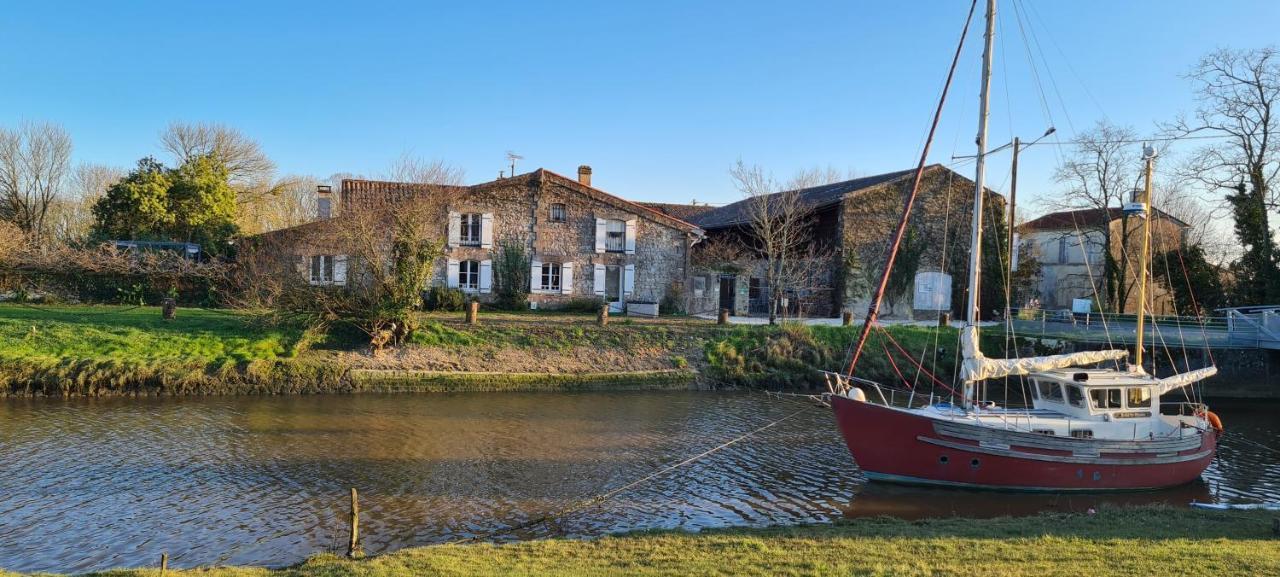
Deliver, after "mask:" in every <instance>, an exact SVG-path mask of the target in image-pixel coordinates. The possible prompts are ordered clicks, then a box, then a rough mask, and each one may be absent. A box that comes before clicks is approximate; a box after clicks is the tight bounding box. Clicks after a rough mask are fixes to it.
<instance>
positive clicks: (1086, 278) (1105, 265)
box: [1017, 207, 1189, 314]
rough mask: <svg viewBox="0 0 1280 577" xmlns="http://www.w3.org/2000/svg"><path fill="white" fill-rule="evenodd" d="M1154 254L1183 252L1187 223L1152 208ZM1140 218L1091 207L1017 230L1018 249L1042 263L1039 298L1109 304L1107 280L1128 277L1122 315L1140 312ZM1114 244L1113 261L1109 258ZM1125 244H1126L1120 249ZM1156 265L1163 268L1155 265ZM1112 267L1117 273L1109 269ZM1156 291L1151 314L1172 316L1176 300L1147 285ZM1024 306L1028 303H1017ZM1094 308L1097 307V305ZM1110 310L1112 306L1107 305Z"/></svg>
mask: <svg viewBox="0 0 1280 577" xmlns="http://www.w3.org/2000/svg"><path fill="white" fill-rule="evenodd" d="M1151 213H1152V215H1151V226H1152V228H1151V254H1152V255H1153V258H1156V259H1158V255H1160V254H1162V253H1164V252H1167V251H1169V250H1172V249H1174V248H1183V246H1184V245H1185V242H1186V241H1185V239H1186V232H1187V230H1188V228H1189V226H1188V225H1187V223H1185V222H1182V221H1181V220H1178V219H1177V218H1176V217H1174V216H1172V215H1170V214H1168V213H1166V212H1164V211H1161V210H1159V209H1156V208H1153V209H1152V211H1151ZM1141 222H1142V221H1141V217H1139V216H1126V215H1125V213H1124V210H1123V209H1121V208H1116V207H1112V208H1107V209H1099V208H1090V209H1081V210H1067V211H1061V212H1054V213H1050V214H1046V215H1044V216H1041V217H1039V218H1036V219H1034V220H1031V221H1028V222H1025V223H1023V224H1021V225H1019V226H1018V229H1017V231H1018V234H1019V237H1020V240H1019V241H1018V250H1019V252H1020V253H1022V254H1029V255H1032V256H1033V257H1034V258H1035V259H1036V260H1037V261H1038V262H1039V263H1040V284H1039V290H1038V294H1036V295H1031V296H1034V297H1035V298H1038V299H1039V301H1040V306H1041V307H1042V308H1046V309H1071V308H1072V303H1073V302H1074V301H1075V300H1076V299H1082V300H1089V301H1092V302H1093V303H1106V301H1107V300H1108V298H1109V295H1110V294H1112V291H1109V290H1108V287H1107V282H1108V280H1107V279H1108V276H1109V275H1113V276H1112V278H1113V279H1114V280H1113V282H1121V281H1120V280H1119V279H1120V278H1121V277H1123V278H1124V280H1123V283H1124V287H1123V290H1120V291H1118V292H1116V293H1115V294H1118V295H1123V298H1124V299H1125V303H1124V306H1123V307H1121V308H1120V312H1133V311H1136V310H1137V305H1138V303H1137V290H1135V287H1136V286H1137V282H1138V276H1137V261H1138V258H1137V255H1138V254H1139V251H1141V250H1142V235H1141V234H1140V233H1141V231H1142V227H1141ZM1108 242H1110V253H1111V255H1112V258H1111V259H1107V258H1106V252H1107V251H1106V250H1104V249H1105V247H1107V245H1108ZM1122 244H1124V245H1127V246H1128V250H1127V251H1122V250H1121V248H1122ZM1155 266H1162V263H1160V262H1156V263H1155ZM1109 268H1110V269H1113V270H1109ZM1148 288H1149V290H1150V291H1152V312H1154V313H1156V314H1173V313H1174V304H1173V297H1172V295H1171V294H1170V293H1169V290H1168V289H1167V288H1166V287H1164V286H1161V285H1160V283H1156V282H1152V283H1150V284H1149V285H1148ZM1017 304H1025V303H1017ZM1095 308H1096V307H1095ZM1104 310H1107V311H1108V312H1110V311H1111V310H1112V307H1110V306H1109V305H1107V306H1105V308H1104Z"/></svg>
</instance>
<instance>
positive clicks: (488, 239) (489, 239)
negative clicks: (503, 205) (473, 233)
mask: <svg viewBox="0 0 1280 577" xmlns="http://www.w3.org/2000/svg"><path fill="white" fill-rule="evenodd" d="M492 246H493V213H492V212H486V213H484V214H482V215H480V248H489V247H492Z"/></svg>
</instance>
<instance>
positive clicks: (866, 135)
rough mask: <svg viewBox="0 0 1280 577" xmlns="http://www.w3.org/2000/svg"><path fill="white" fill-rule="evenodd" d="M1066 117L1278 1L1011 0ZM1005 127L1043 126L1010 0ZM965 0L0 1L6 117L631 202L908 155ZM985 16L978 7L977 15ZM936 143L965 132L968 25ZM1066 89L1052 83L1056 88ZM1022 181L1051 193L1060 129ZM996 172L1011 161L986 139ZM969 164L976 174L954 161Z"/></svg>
mask: <svg viewBox="0 0 1280 577" xmlns="http://www.w3.org/2000/svg"><path fill="white" fill-rule="evenodd" d="M1020 1H1021V4H1020V5H1019V7H1020V8H1021V10H1022V15H1023V18H1024V28H1026V27H1027V26H1029V27H1030V28H1029V29H1028V33H1030V34H1033V35H1034V40H1038V42H1039V48H1037V47H1036V46H1035V45H1034V44H1033V45H1032V46H1031V50H1032V51H1033V53H1034V54H1035V56H1036V58H1037V59H1038V60H1039V59H1041V58H1043V60H1041V61H1040V63H1041V64H1047V65H1048V69H1049V71H1050V72H1051V73H1052V78H1049V77H1048V76H1047V75H1045V74H1044V73H1043V72H1042V75H1041V83H1042V84H1043V85H1044V88H1045V93H1046V97H1047V98H1048V99H1049V104H1050V106H1051V113H1052V121H1053V122H1054V123H1055V124H1056V125H1057V127H1058V130H1059V132H1058V136H1059V137H1061V138H1069V137H1070V136H1071V133H1072V130H1073V127H1074V129H1076V130H1083V129H1085V128H1087V127H1088V126H1090V125H1091V124H1092V123H1093V122H1094V121H1096V120H1098V119H1100V118H1103V117H1104V116H1105V117H1106V118H1109V119H1110V120H1112V121H1113V122H1117V123H1120V124H1129V125H1133V126H1134V127H1135V128H1136V129H1137V130H1138V131H1139V132H1140V133H1149V132H1151V131H1152V130H1153V123H1154V122H1155V121H1157V120H1162V119H1169V118H1171V117H1172V116H1173V115H1174V114H1176V113H1177V111H1179V110H1185V109H1189V108H1190V106H1191V105H1192V99H1191V93H1190V90H1189V87H1188V84H1187V83H1186V81H1185V80H1184V79H1182V78H1181V77H1180V75H1181V74H1183V73H1184V72H1185V71H1186V70H1187V69H1188V67H1190V66H1191V65H1192V64H1193V63H1194V62H1195V60H1196V59H1197V58H1198V57H1200V56H1201V55H1202V54H1203V53H1205V52H1207V51H1209V50H1212V49H1214V48H1216V47H1221V46H1230V47H1259V46H1264V45H1268V44H1272V43H1275V42H1277V32H1276V30H1277V28H1276V25H1277V22H1280V2H1275V1H1273V0H1260V1H1250V2H1246V1H1243V0H1240V1H1219V2H1212V3H1209V2H1203V1H1196V0H1163V1H1156V0H1151V1H1142V2H1138V1H1133V2H1122V1H1100V0H1089V1H1074V0H1073V1H1053V2H1049V1H1043V0H1020ZM1001 4H1002V6H1001V26H1002V28H1001V29H1000V30H999V32H998V33H997V38H998V43H997V56H998V60H997V63H996V72H997V81H996V84H995V87H994V93H995V97H996V100H995V108H994V112H993V126H992V137H991V141H992V143H993V144H998V143H1002V142H1005V141H1007V140H1008V139H1009V137H1010V136H1011V135H1012V134H1013V133H1014V132H1015V131H1016V132H1017V133H1018V134H1020V135H1022V136H1024V137H1034V136H1036V135H1039V134H1040V133H1041V132H1043V130H1044V128H1045V127H1046V126H1047V124H1048V123H1049V120H1048V119H1046V114H1045V113H1044V111H1043V107H1042V106H1041V104H1040V95H1039V92H1038V91H1037V89H1036V83H1035V81H1034V78H1033V77H1032V75H1031V74H1030V71H1029V68H1028V66H1027V47H1026V44H1024V42H1023V38H1022V35H1021V34H1020V32H1019V31H1018V27H1017V20H1016V18H1015V12H1014V4H1013V2H1012V1H1011V0H1005V1H1002V3H1001ZM967 8H968V2H965V1H963V0H950V1H941V0H937V1H931V0H929V1H927V0H920V1H917V2H910V3H908V2H885V1H880V2H805V1H801V2H755V1H745V0H739V1H734V2H716V3H712V2H705V3H703V2H697V3H695V2H665V1H652V0H650V1H646V2H626V3H624V2H601V1H598V0H597V1H595V2H487V1H472V2H439V3H426V2H423V3H416V2H415V3H409V2H405V3H388V2H380V1H372V0H369V1H363V2H358V3H350V4H333V3H327V2H321V1H312V2H242V1H219V2H123V1H121V2H89V1H85V2H22V3H12V4H11V5H10V6H9V7H7V8H6V9H5V14H4V16H3V18H2V19H0V37H3V38H4V39H5V45H6V49H5V50H4V51H2V52H0V71H2V72H3V79H4V85H5V87H4V89H3V90H0V124H5V125H12V124H14V123H16V122H18V121H20V120H22V119H31V120H49V121H55V122H59V123H61V124H63V125H64V126H66V128H67V129H68V130H69V131H70V132H71V133H72V136H73V137H74V139H75V146H76V149H75V157H76V160H77V161H88V162H98V163H106V164H113V165H119V166H126V167H127V166H131V165H132V164H133V162H134V161H135V160H136V159H137V158H139V157H142V156H145V155H148V154H159V151H158V149H157V145H156V141H157V134H158V132H159V131H160V130H161V129H162V128H163V127H164V126H165V125H166V124H167V123H169V122H170V121H173V120H185V121H213V122H220V123H225V124H228V125H231V126H234V127H236V128H238V129H240V130H242V131H243V132H245V133H246V134H248V135H250V136H251V137H253V138H255V139H257V140H259V141H260V142H261V143H262V145H263V147H264V148H265V150H266V151H267V152H268V153H269V154H270V155H271V157H272V158H273V159H274V160H275V161H276V162H277V163H278V164H279V165H280V168H281V171H282V172H283V173H294V174H310V175H316V176H320V177H326V176H328V175H330V174H332V173H335V172H352V173H362V174H370V175H376V174H378V173H379V172H380V171H383V170H385V169H386V168H387V166H388V165H389V164H390V162H391V161H392V160H393V159H395V158H396V157H398V156H399V155H400V154H401V153H403V152H405V151H410V152H412V153H414V154H416V155H420V156H424V157H429V158H439V159H443V160H445V161H448V162H451V163H454V164H456V165H458V166H460V167H462V168H463V169H465V170H466V172H467V177H468V180H469V181H472V182H478V181H483V180H488V179H491V178H493V177H495V176H496V175H497V173H498V171H499V170H501V169H503V168H504V165H505V161H504V153H505V151H507V150H514V151H516V152H518V153H520V154H522V155H524V156H525V160H524V161H523V163H522V165H521V169H522V171H523V170H527V169H530V168H534V167H545V168H548V169H551V170H554V171H557V172H561V173H564V174H572V173H573V172H574V170H575V167H577V165H579V164H590V165H592V166H593V167H594V168H595V183H596V184H597V186H599V187H601V188H604V189H605V190H608V191H610V192H613V193H616V194H619V195H622V196H626V197H628V198H633V199H637V200H664V201H676V202H685V201H688V200H690V199H692V198H696V199H698V200H700V201H710V202H728V201H733V200H736V199H737V198H738V193H737V192H735V191H734V190H733V188H732V185H731V183H730V181H729V179H728V177H727V174H726V173H727V170H728V168H729V166H730V165H731V164H732V163H733V162H734V161H735V160H736V159H737V158H739V157H741V158H743V159H744V160H746V161H747V162H753V163H759V164H761V165H763V166H765V167H767V168H769V169H771V170H772V171H774V172H775V173H776V174H777V175H778V176H779V177H783V178H785V177H786V176H788V175H790V174H791V173H793V172H794V171H795V170H797V169H800V168H804V167H809V166H814V165H822V166H827V165H831V166H835V167H837V168H838V169H840V170H849V169H852V170H854V171H856V172H858V173H860V174H873V173H877V172H884V171H890V170H898V169H902V168H906V167H909V166H911V165H913V164H914V162H915V157H916V155H917V154H918V150H919V145H920V143H921V142H922V140H923V136H924V133H925V130H926V128H927V124H928V119H929V114H930V113H931V110H932V106H933V103H934V100H935V98H936V95H937V91H938V89H939V88H940V86H941V81H942V78H943V74H944V73H945V69H946V65H947V63H948V60H949V58H950V52H951V50H952V49H953V46H954V42H955V40H956V37H957V35H958V33H959V29H960V25H961V23H962V20H963V17H964V14H965V12H966V10H967ZM975 25H978V23H977V22H975ZM970 40H971V42H970V44H969V46H968V48H967V49H966V55H965V60H964V62H963V66H962V68H961V70H960V77H959V79H958V82H957V84H956V87H955V92H954V93H953V94H954V99H953V104H952V106H951V107H950V108H949V109H948V111H947V114H946V120H945V121H944V124H943V126H942V129H941V131H940V136H939V139H938V142H937V145H936V147H935V154H934V155H933V157H932V160H934V161H939V162H948V161H949V160H948V159H949V157H950V156H951V155H952V154H969V153H971V152H972V149H973V145H972V141H973V134H974V121H975V118H976V108H977V99H976V95H977V79H976V77H977V66H978V50H979V48H980V37H979V36H978V35H974V36H972V37H971V39H970ZM1055 87H1056V88H1055ZM1024 159H1025V161H1026V166H1027V173H1026V176H1025V177H1024V180H1023V181H1022V183H1023V184H1022V188H1020V190H1024V191H1026V192H1027V193H1028V194H1029V195H1035V194H1040V195H1043V194H1047V193H1048V192H1049V191H1051V190H1052V188H1053V185H1052V183H1051V181H1050V178H1049V177H1050V173H1051V170H1052V166H1053V163H1054V162H1056V153H1055V152H1054V150H1053V149H1052V147H1044V148H1041V149H1033V151H1032V152H1028V153H1027V154H1026V155H1025V156H1024ZM990 169H991V180H992V184H993V185H994V186H995V187H997V188H1000V189H1003V186H1004V185H1003V184H1002V183H1003V182H1005V181H1006V179H1005V177H1004V174H1005V173H1006V172H1007V169H1008V157H1007V155H1005V156H1002V157H997V158H995V159H993V161H992V164H991V165H990ZM962 170H964V171H965V172H966V174H967V173H968V172H969V171H971V168H968V167H966V168H964V169H962Z"/></svg>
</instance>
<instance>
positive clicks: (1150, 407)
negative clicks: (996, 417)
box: [1028, 367, 1160, 421]
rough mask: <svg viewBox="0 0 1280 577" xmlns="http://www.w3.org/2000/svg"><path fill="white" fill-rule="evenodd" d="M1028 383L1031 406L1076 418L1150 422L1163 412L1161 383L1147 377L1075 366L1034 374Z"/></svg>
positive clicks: (1138, 374)
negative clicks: (1160, 394)
mask: <svg viewBox="0 0 1280 577" xmlns="http://www.w3.org/2000/svg"><path fill="white" fill-rule="evenodd" d="M1028 381H1029V382H1028V389H1030V391H1031V398H1030V401H1031V403H1032V406H1034V407H1035V408H1036V409H1040V410H1044V411H1053V412H1055V413H1061V414H1063V415H1066V416H1069V417H1071V418H1074V419H1080V420H1092V421H1111V420H1120V419H1150V418H1152V417H1154V416H1155V415H1157V414H1158V413H1159V412H1160V396H1159V386H1160V384H1159V381H1158V380H1156V379H1154V378H1152V377H1151V376H1149V375H1146V374H1140V373H1131V372H1118V371H1113V370H1107V369H1081V368H1074V367H1072V368H1066V369H1056V370H1052V371H1044V372H1038V373H1032V374H1031V375H1030V376H1029V378H1028Z"/></svg>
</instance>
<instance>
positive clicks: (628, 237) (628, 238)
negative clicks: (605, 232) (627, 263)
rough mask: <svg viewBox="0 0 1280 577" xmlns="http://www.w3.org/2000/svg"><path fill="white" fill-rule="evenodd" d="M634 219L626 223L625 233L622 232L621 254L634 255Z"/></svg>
mask: <svg viewBox="0 0 1280 577" xmlns="http://www.w3.org/2000/svg"><path fill="white" fill-rule="evenodd" d="M636 224H637V223H636V219H634V218H633V219H630V220H628V221H627V222H626V225H625V231H624V232H623V241H622V242H623V252H625V253H627V254H635V253H636Z"/></svg>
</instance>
